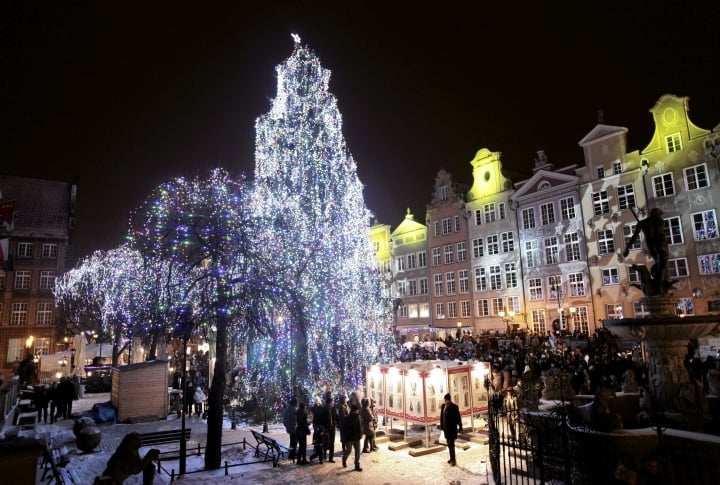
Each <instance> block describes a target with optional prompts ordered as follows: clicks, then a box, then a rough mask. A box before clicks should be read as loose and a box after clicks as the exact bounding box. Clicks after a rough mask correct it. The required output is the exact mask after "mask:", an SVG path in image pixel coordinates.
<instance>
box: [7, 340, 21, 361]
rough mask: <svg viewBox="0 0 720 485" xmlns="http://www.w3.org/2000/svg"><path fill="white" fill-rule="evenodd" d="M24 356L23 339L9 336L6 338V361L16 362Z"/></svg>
mask: <svg viewBox="0 0 720 485" xmlns="http://www.w3.org/2000/svg"><path fill="white" fill-rule="evenodd" d="M23 358H25V339H22V338H10V339H8V353H7V361H8V362H17V361H20V360H23Z"/></svg>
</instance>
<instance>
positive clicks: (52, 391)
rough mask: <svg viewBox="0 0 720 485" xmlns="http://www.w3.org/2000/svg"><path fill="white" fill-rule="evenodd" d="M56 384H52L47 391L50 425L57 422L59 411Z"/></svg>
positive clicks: (58, 396)
mask: <svg viewBox="0 0 720 485" xmlns="http://www.w3.org/2000/svg"><path fill="white" fill-rule="evenodd" d="M57 388H58V384H57V382H53V383H52V384H50V387H49V388H48V390H47V399H48V401H49V402H50V424H52V423H54V422H55V421H57V418H58V414H59V413H60V412H61V411H60V395H59V394H58V389H57Z"/></svg>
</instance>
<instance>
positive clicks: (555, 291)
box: [548, 275, 565, 300]
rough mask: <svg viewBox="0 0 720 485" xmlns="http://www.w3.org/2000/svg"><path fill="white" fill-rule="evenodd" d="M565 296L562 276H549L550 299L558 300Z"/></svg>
mask: <svg viewBox="0 0 720 485" xmlns="http://www.w3.org/2000/svg"><path fill="white" fill-rule="evenodd" d="M564 296H565V294H564V293H563V284H562V278H561V277H560V275H550V276H548V300H558V299H560V298H563V297H564Z"/></svg>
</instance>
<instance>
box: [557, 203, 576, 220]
mask: <svg viewBox="0 0 720 485" xmlns="http://www.w3.org/2000/svg"><path fill="white" fill-rule="evenodd" d="M560 212H561V213H562V214H561V217H562V218H563V220H564V221H568V220H570V219H575V199H574V198H573V197H567V198H565V199H560Z"/></svg>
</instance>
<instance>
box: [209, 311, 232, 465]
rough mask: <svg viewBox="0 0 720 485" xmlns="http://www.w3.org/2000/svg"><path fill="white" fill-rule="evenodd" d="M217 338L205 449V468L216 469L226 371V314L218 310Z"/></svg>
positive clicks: (220, 455) (220, 441)
mask: <svg viewBox="0 0 720 485" xmlns="http://www.w3.org/2000/svg"><path fill="white" fill-rule="evenodd" d="M218 313H219V314H218V319H217V340H216V342H215V346H216V347H215V348H216V360H215V371H214V373H213V378H212V386H211V387H210V390H209V391H208V407H209V409H208V422H207V448H206V449H205V469H206V470H216V469H218V468H220V466H221V459H222V454H221V451H220V445H221V444H222V426H223V396H224V395H225V384H226V382H225V374H226V373H227V334H228V329H227V325H228V323H227V316H226V315H225V314H224V313H221V312H218Z"/></svg>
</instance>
